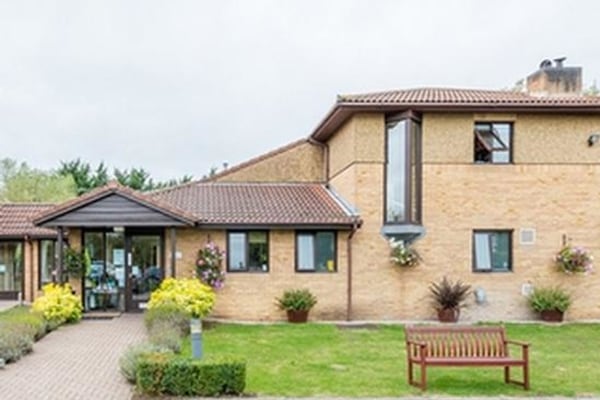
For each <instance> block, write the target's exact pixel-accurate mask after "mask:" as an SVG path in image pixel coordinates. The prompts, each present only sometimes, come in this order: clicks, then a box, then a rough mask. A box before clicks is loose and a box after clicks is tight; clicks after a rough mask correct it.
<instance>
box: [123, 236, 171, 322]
mask: <svg viewBox="0 0 600 400" xmlns="http://www.w3.org/2000/svg"><path fill="white" fill-rule="evenodd" d="M163 259H164V258H163V245H162V236H161V235H158V234H151V233H135V234H131V235H128V236H127V267H128V268H127V277H128V285H127V291H126V292H127V293H126V301H127V310H128V311H142V310H143V309H145V308H146V306H147V303H148V300H149V299H150V294H151V293H152V292H153V291H154V289H156V288H157V287H158V286H159V285H160V282H161V281H162V280H163V277H164V266H163Z"/></svg>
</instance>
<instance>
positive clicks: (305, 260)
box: [296, 231, 336, 272]
mask: <svg viewBox="0 0 600 400" xmlns="http://www.w3.org/2000/svg"><path fill="white" fill-rule="evenodd" d="M335 250H336V245H335V232H329V231H322V232H298V233H297V234H296V271H299V272H335V271H336V263H335V257H336V251H335Z"/></svg>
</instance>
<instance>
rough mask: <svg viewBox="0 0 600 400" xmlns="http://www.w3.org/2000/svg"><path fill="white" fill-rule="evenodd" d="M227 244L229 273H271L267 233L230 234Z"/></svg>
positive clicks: (246, 232)
mask: <svg viewBox="0 0 600 400" xmlns="http://www.w3.org/2000/svg"><path fill="white" fill-rule="evenodd" d="M227 242H228V246H227V271H229V272H268V271H269V240H268V234H267V232H266V231H245V232H229V234H228V236H227Z"/></svg>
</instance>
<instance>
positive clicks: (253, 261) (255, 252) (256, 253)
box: [248, 232, 269, 271]
mask: <svg viewBox="0 0 600 400" xmlns="http://www.w3.org/2000/svg"><path fill="white" fill-rule="evenodd" d="M268 264H269V246H268V243H267V232H248V266H249V267H254V268H253V269H257V270H260V271H267V270H268Z"/></svg>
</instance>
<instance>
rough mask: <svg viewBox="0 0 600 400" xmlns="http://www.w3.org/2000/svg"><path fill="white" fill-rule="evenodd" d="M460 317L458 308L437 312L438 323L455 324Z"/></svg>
mask: <svg viewBox="0 0 600 400" xmlns="http://www.w3.org/2000/svg"><path fill="white" fill-rule="evenodd" d="M459 316H460V308H444V309H442V310H438V320H439V321H440V322H456V321H458V317H459Z"/></svg>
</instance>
